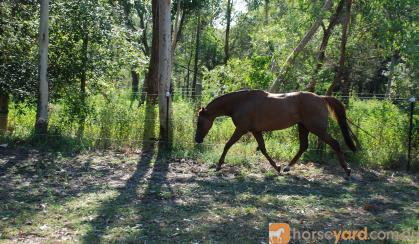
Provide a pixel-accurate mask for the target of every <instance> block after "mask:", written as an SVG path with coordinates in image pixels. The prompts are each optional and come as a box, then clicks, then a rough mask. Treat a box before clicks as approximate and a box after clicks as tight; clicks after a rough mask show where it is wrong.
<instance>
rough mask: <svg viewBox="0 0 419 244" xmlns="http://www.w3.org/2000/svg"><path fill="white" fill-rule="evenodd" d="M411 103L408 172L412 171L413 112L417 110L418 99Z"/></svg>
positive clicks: (413, 98)
mask: <svg viewBox="0 0 419 244" xmlns="http://www.w3.org/2000/svg"><path fill="white" fill-rule="evenodd" d="M409 102H410V115H409V134H408V144H407V170H408V171H409V170H410V161H411V158H412V155H411V152H412V132H413V112H414V110H415V102H416V98H415V97H411V98H410V99H409Z"/></svg>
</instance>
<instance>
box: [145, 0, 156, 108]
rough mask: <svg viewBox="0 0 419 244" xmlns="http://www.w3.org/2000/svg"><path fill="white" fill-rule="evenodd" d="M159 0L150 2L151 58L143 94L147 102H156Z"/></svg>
mask: <svg viewBox="0 0 419 244" xmlns="http://www.w3.org/2000/svg"><path fill="white" fill-rule="evenodd" d="M159 2H160V1H159V0H152V12H153V40H152V43H151V57H150V65H149V67H148V72H147V75H146V79H145V80H144V92H145V93H147V95H146V96H147V98H148V99H149V102H151V103H156V102H157V99H156V98H157V93H158V82H159V81H158V79H159V77H158V76H159V70H158V65H159V62H160V60H159V48H158V47H159V32H160V26H159V10H160V9H159Z"/></svg>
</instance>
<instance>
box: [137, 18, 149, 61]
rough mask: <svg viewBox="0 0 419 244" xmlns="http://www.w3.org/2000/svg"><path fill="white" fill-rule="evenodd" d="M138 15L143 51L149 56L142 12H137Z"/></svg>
mask: <svg viewBox="0 0 419 244" xmlns="http://www.w3.org/2000/svg"><path fill="white" fill-rule="evenodd" d="M139 16H140V28H141V29H142V30H143V32H142V34H141V42H142V44H143V53H144V55H146V56H150V47H149V46H148V41H147V24H146V23H145V21H144V13H141V14H139Z"/></svg>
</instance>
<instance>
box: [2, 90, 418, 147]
mask: <svg viewBox="0 0 419 244" xmlns="http://www.w3.org/2000/svg"><path fill="white" fill-rule="evenodd" d="M185 91H186V92H185ZM191 92H192V89H177V90H173V91H171V92H170V94H167V93H165V94H147V93H145V92H138V93H136V94H135V95H137V96H144V97H145V98H148V97H159V96H164V97H166V99H172V100H173V101H175V100H177V99H180V98H182V99H190V100H188V101H187V102H188V103H189V105H188V106H189V108H192V109H191V114H190V115H188V116H187V117H182V118H178V117H176V114H177V112H178V111H177V109H178V108H177V107H176V106H174V107H173V110H172V114H173V117H171V118H170V119H169V121H167V122H169V124H170V125H171V126H172V128H173V129H176V127H177V126H183V127H188V128H190V131H193V132H194V131H195V124H196V115H197V114H196V110H197V108H198V104H200V103H202V101H201V100H202V98H203V95H201V94H196V95H192V94H190V93H191ZM123 94H125V95H130V94H132V93H130V91H127V90H121V91H120V92H117V93H113V94H110V95H117V96H118V95H119V96H120V95H123ZM167 95H169V96H167ZM335 95H337V94H335ZM206 96H207V97H212V96H209V95H206ZM128 97H129V96H126V97H125V98H124V97H122V98H119V99H125V100H127V101H129V100H130V98H128ZM337 97H338V98H349V99H351V98H354V99H359V100H385V101H389V102H391V103H393V104H395V105H396V106H398V108H399V109H401V110H403V111H404V112H405V113H408V112H409V109H410V107H411V104H412V103H411V102H409V97H394V96H393V97H388V96H386V94H368V93H352V96H339V95H338V96H337ZM413 104H414V103H413ZM139 106H143V105H141V104H140V105H139ZM135 109H137V108H136V107H133V108H132V111H135ZM51 112H52V113H54V112H56V111H54V110H52V111H51ZM137 112H138V111H137ZM141 112H142V113H143V115H142V118H141V119H139V121H137V122H139V124H138V125H139V126H138V128H136V129H138V130H140V131H130V132H129V134H130V135H131V134H135V133H139V134H143V135H144V134H145V133H146V130H147V129H150V130H154V131H156V134H158V133H157V129H158V127H157V124H158V123H159V119H158V115H157V114H156V118H151V119H147V118H146V115H145V112H146V109H144V111H141ZM113 113H114V114H113V115H110V116H109V117H107V118H106V123H115V122H126V120H125V118H121V117H118V116H116V114H117V111H113ZM414 113H416V110H415V108H414ZM139 114H140V113H139ZM407 116H413V114H407ZM102 119H103V118H102V117H100V116H96V117H89V116H87V118H86V124H85V125H86V126H88V125H92V126H97V127H98V128H100V127H101V126H102V123H104V121H102ZM225 120H229V118H227V117H224V118H221V119H217V122H216V125H217V123H223V121H225ZM11 122H12V123H14V122H13V121H11ZM128 122H130V121H128ZM149 122H150V123H151V122H154V123H155V125H154V127H152V128H150V127H147V126H145V124H146V123H149ZM351 122H352V124H353V125H355V126H356V127H359V128H357V129H356V133H355V134H358V135H359V134H360V133H366V132H365V131H363V129H362V126H360V121H351ZM141 123H142V124H141ZM51 126H52V127H59V126H60V125H57V124H50V127H51ZM67 126H68V125H67ZM383 126H384V125H383ZM406 127H407V126H406ZM67 129H68V128H67ZM358 129H359V130H358ZM25 130H28V127H27V126H22V125H19V124H15V125H14V130H13V131H12V132H10V131H7V130H6V131H3V133H2V132H0V134H6V135H7V136H8V137H13V134H14V133H15V134H19V133H18V132H19V131H20V132H21V133H22V132H23V131H25ZM411 130H412V131H411V132H409V133H415V132H416V131H417V130H418V126H417V125H416V126H413V128H412V129H411ZM29 131H32V130H30V129H29ZM63 131H64V135H63V134H57V135H55V134H51V133H49V134H31V135H32V136H44V137H47V138H59V137H63V136H65V137H68V138H71V139H73V140H80V141H81V142H83V140H84V139H87V140H90V141H95V144H96V145H99V144H100V143H109V144H116V145H128V146H132V145H137V146H138V145H140V144H144V143H156V142H157V141H159V142H162V143H169V142H167V141H164V140H159V139H157V138H143V139H138V138H135V137H134V138H131V137H130V136H129V135H128V136H127V135H122V136H97V135H89V133H86V134H85V138H80V137H79V136H78V135H77V133H76V132H75V130H74V129H68V130H65V128H64V129H63ZM231 133H232V132H231ZM105 134H106V133H105ZM110 134H112V133H110ZM192 134H193V133H191V135H190V140H188V141H182V146H189V147H190V148H192V147H194V146H196V143H195V142H194V141H193V135H192ZM366 134H368V133H366ZM124 136H125V137H124ZM369 136H371V135H369ZM118 137H121V138H118ZM409 137H410V138H411V137H413V136H412V135H411V134H410V135H409ZM0 139H1V136H0ZM293 139H294V140H297V141H298V139H297V137H295V138H293ZM375 139H377V138H375ZM176 140H177V138H172V142H173V143H177V141H176ZM389 140H391V138H389ZM246 141H248V140H247V139H246ZM225 142H226V141H223V140H221V138H215V140H213V141H211V142H205V143H203V144H201V145H200V146H199V148H204V149H211V148H214V147H217V148H222V147H224V145H225ZM246 143H248V142H246ZM254 143H255V142H254ZM406 143H407V140H406ZM255 144H256V143H255ZM313 144H314V143H310V145H311V146H310V148H309V149H308V150H307V151H309V152H310V151H313V152H321V153H322V152H325V148H324V147H313V146H312V145H313ZM416 146H417V145H416V143H415V142H413V143H411V145H410V147H416ZM297 149H298V148H295V150H297ZM409 150H411V148H409ZM345 151H346V152H349V151H347V150H345ZM406 154H407V152H406Z"/></svg>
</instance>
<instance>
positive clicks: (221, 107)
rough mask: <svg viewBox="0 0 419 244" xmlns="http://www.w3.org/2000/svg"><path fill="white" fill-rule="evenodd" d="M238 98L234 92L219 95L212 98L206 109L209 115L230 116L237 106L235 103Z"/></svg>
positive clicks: (214, 116)
mask: <svg viewBox="0 0 419 244" xmlns="http://www.w3.org/2000/svg"><path fill="white" fill-rule="evenodd" d="M238 100H239V99H237V95H236V94H230V95H227V96H223V97H219V98H216V99H215V100H213V101H212V102H211V103H210V104H208V106H207V108H206V109H207V111H208V113H209V114H210V116H211V117H213V118H216V117H220V116H231V114H232V113H233V110H234V108H235V107H237V106H236V105H237V103H238V102H239V101H238Z"/></svg>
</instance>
